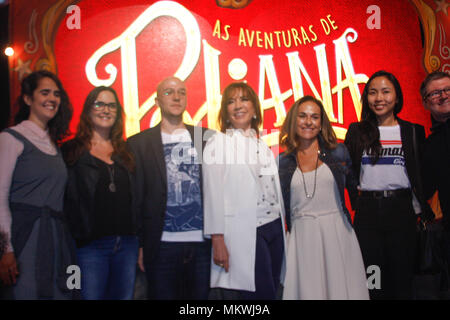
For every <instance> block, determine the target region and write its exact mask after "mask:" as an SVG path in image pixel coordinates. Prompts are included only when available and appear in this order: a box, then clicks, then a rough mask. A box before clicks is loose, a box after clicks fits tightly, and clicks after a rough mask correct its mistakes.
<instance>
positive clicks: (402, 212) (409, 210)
mask: <svg viewBox="0 0 450 320" xmlns="http://www.w3.org/2000/svg"><path fill="white" fill-rule="evenodd" d="M354 228H355V232H356V235H357V237H358V240H359V245H360V247H361V252H362V256H363V260H364V264H365V267H366V270H367V268H368V267H369V266H371V265H375V266H378V267H379V268H380V269H379V270H380V276H381V281H380V283H381V287H380V288H373V289H371V290H369V293H370V298H371V299H383V300H387V299H389V300H391V299H411V298H412V281H413V276H414V263H415V254H416V215H415V213H414V209H413V207H412V199H411V196H404V197H392V198H382V199H374V198H369V197H360V198H359V199H358V206H357V208H356V213H355V218H354ZM369 276H370V275H369Z"/></svg>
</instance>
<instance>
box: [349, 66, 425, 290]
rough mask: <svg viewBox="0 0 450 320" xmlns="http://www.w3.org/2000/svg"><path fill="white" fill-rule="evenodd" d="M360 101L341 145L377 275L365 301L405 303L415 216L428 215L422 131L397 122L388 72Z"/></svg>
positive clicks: (368, 259)
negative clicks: (358, 113)
mask: <svg viewBox="0 0 450 320" xmlns="http://www.w3.org/2000/svg"><path fill="white" fill-rule="evenodd" d="M361 100H362V112H361V121H360V122H356V123H352V124H350V126H349V128H348V131H347V135H346V137H345V144H346V146H347V148H348V150H349V153H350V156H351V158H352V164H353V170H354V172H355V175H356V178H357V179H358V185H359V194H355V195H354V196H352V195H350V197H351V201H352V206H353V207H354V208H355V209H356V212H355V218H354V226H355V231H356V234H357V236H358V240H359V243H360V246H361V251H362V254H363V259H364V264H365V266H366V268H367V267H369V266H378V267H379V270H380V271H381V287H380V288H375V289H372V290H370V296H371V298H372V299H410V298H411V297H412V280H413V268H414V259H415V242H416V238H415V232H416V220H417V216H416V214H419V213H426V212H429V210H428V209H427V203H426V202H425V201H424V196H423V191H422V186H421V184H420V177H419V174H420V173H419V172H418V168H420V167H421V164H420V163H417V162H418V161H419V162H420V158H421V156H422V155H421V152H420V149H421V145H422V144H423V142H424V140H425V130H424V128H423V126H421V125H418V124H414V123H411V122H407V121H404V120H402V119H400V118H399V116H398V114H399V113H400V111H401V110H402V107H403V94H402V90H401V87H400V84H399V82H398V80H397V78H396V77H395V76H394V75H393V74H391V73H389V72H386V71H378V72H376V73H374V74H373V75H372V76H371V77H370V78H369V80H368V82H367V84H366V86H365V87H364V91H363V93H362V97H361ZM414 140H415V141H416V143H414ZM414 145H416V146H414ZM422 216H423V215H422Z"/></svg>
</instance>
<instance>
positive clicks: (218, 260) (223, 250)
mask: <svg viewBox="0 0 450 320" xmlns="http://www.w3.org/2000/svg"><path fill="white" fill-rule="evenodd" d="M211 240H212V247H213V260H214V263H215V264H216V265H218V266H219V267H222V268H224V269H225V272H228V268H229V266H230V265H229V254H228V249H227V246H226V245H225V241H224V238H223V234H213V235H212V236H211Z"/></svg>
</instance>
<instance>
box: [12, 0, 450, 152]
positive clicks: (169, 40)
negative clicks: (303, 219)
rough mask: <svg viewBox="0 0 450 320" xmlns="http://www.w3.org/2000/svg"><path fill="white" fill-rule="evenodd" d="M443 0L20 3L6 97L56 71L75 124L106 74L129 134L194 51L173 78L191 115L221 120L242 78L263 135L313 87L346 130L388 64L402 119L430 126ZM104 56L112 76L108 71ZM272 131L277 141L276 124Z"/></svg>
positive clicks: (444, 30)
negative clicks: (222, 107) (161, 85)
mask: <svg viewBox="0 0 450 320" xmlns="http://www.w3.org/2000/svg"><path fill="white" fill-rule="evenodd" d="M71 5H75V7H70V6H71ZM373 5H375V6H377V8H375V11H373V10H371V7H370V6H373ZM233 6H234V7H233ZM237 6H242V8H235V7H237ZM447 6H448V4H447V3H446V0H438V1H433V0H424V1H422V0H397V1H373V0H358V1H356V0H355V1H326V0H318V1H313V2H312V1H289V0H278V1H273V0H252V1H247V0H241V1H236V0H233V1H231V0H180V1H148V0H134V1H124V0H109V1H105V0H96V1H86V0H85V1H70V0H59V1H42V0H27V1H25V0H22V1H20V0H18V1H13V2H12V3H11V5H10V8H11V39H12V42H13V47H14V49H15V51H16V54H15V55H14V56H13V57H11V58H10V66H11V74H10V78H11V98H12V100H11V101H14V100H15V98H16V97H17V95H18V93H19V83H20V80H21V78H22V77H23V76H24V75H25V74H27V73H29V72H31V71H32V70H35V69H41V68H45V69H50V70H53V71H55V72H57V73H58V75H59V77H60V78H61V80H62V82H63V84H64V86H65V88H66V90H67V91H68V93H69V96H70V99H71V101H72V103H73V105H74V108H75V113H74V118H73V121H72V126H71V128H72V130H75V126H76V124H77V122H78V116H79V114H80V112H81V107H82V105H83V101H84V99H85V97H86V95H87V94H88V92H89V91H90V90H91V89H92V88H93V87H94V86H95V85H98V84H100V83H102V82H101V81H102V80H110V81H109V82H108V81H107V84H110V85H111V86H112V87H114V88H115V89H116V90H117V92H118V94H119V97H120V99H121V101H123V103H124V105H125V108H126V111H127V118H128V121H127V130H126V131H127V135H130V134H133V133H136V132H138V131H139V130H142V129H144V128H147V127H149V126H150V125H154V124H155V123H156V121H157V116H155V115H154V112H155V110H156V108H155V107H154V105H153V98H154V94H155V88H156V85H157V83H158V82H159V81H160V80H162V79H163V78H164V77H166V76H170V75H174V74H175V73H176V72H177V70H178V69H179V68H180V65H181V64H182V61H183V59H189V61H187V60H186V63H185V65H184V67H183V68H182V69H184V71H183V70H178V71H180V72H181V75H180V74H178V75H180V76H181V77H182V78H185V79H186V85H187V89H188V108H187V113H188V115H189V116H188V118H189V120H190V119H193V122H194V123H198V122H201V123H202V124H203V125H204V126H210V127H214V125H215V118H216V112H217V108H218V105H219V103H220V92H221V91H222V90H223V88H224V87H225V86H226V85H227V84H229V83H230V82H232V81H236V79H237V80H244V81H247V82H248V83H249V84H250V85H251V86H252V87H253V88H254V89H255V91H256V92H257V93H259V95H260V99H261V101H262V102H263V106H264V129H267V130H268V134H270V133H272V130H276V129H277V128H279V126H280V124H281V122H282V120H283V119H284V114H285V112H286V111H287V110H288V109H289V107H290V106H291V105H292V103H293V102H294V100H295V98H298V97H299V96H301V95H302V94H313V95H316V96H317V97H318V98H320V99H322V100H323V102H324V104H325V106H326V107H327V110H328V115H329V117H330V118H332V122H333V126H334V128H335V129H336V131H337V133H338V136H339V137H340V138H343V137H344V135H345V131H346V128H347V127H348V125H349V124H350V123H351V122H353V121H357V119H358V118H357V117H358V113H359V112H358V110H359V109H358V108H359V101H358V99H359V94H360V93H361V92H362V89H363V86H364V83H365V82H366V81H367V78H368V77H370V75H371V74H372V73H373V72H375V71H377V70H380V69H384V70H387V71H390V72H392V73H394V74H395V75H396V76H397V77H398V79H399V81H400V84H401V85H402V89H403V92H404V96H405V105H404V109H403V111H402V112H401V114H400V116H401V117H402V118H404V119H406V120H410V121H413V122H417V123H420V124H423V125H424V126H425V127H427V128H429V125H430V118H429V114H428V113H427V112H426V111H425V110H424V109H423V107H422V105H421V101H420V97H419V93H418V90H419V86H420V83H421V81H422V80H423V78H424V77H425V75H426V73H428V72H431V71H433V70H435V69H441V70H444V71H449V66H450V65H449V61H448V60H449V55H450V53H449V48H448V47H447V44H446V42H447V36H446V34H448V33H449V31H450V30H449V20H448V8H447ZM378 9H379V10H378ZM371 26H372V27H371ZM373 27H375V28H373ZM108 47H109V48H108ZM96 54H97V55H96ZM89 59H91V60H89ZM88 61H91V64H88ZM109 64H111V65H113V66H114V67H113V69H115V70H116V73H117V74H116V76H115V77H111V76H110V74H108V73H107V72H106V71H105V67H106V66H107V65H109ZM230 70H231V71H230ZM340 96H342V98H341V97H340ZM339 100H342V102H339ZM339 105H341V106H342V111H341V114H340V110H339ZM14 111H15V110H13V112H12V114H14ZM152 119H153V122H152ZM265 138H266V139H267V141H268V142H269V143H270V144H274V143H275V142H276V133H275V134H272V135H267V136H266V137H265Z"/></svg>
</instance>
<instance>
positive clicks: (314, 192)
mask: <svg viewBox="0 0 450 320" xmlns="http://www.w3.org/2000/svg"><path fill="white" fill-rule="evenodd" d="M319 154H320V150H317V159H316V168H315V169H314V189H313V193H312V194H309V193H308V190H307V189H306V181H305V175H304V174H303V170H302V168H301V167H300V161H299V160H298V155H297V156H296V160H297V166H298V167H299V169H300V172H301V174H302V180H303V189H304V190H305V195H306V198H308V199H312V198H313V197H314V195H315V194H316V185H317V166H318V164H319Z"/></svg>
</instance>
